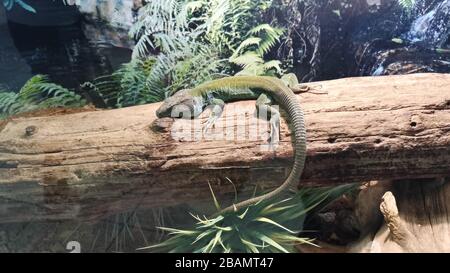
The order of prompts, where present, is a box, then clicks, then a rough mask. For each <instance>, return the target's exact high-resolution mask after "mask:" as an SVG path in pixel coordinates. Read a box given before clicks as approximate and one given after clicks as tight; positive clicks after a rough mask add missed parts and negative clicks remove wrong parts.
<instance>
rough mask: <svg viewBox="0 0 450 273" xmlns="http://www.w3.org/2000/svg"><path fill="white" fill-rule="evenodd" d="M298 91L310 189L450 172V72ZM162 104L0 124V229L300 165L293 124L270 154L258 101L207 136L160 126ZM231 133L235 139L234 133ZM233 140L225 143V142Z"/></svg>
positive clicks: (171, 197) (273, 179)
mask: <svg viewBox="0 0 450 273" xmlns="http://www.w3.org/2000/svg"><path fill="white" fill-rule="evenodd" d="M310 86H311V88H313V89H319V90H320V91H327V92H328V94H326V95H319V94H312V93H305V94H301V95H299V99H300V101H301V104H302V106H303V108H304V110H305V115H306V121H307V130H308V158H307V163H306V169H305V172H304V175H303V176H302V181H301V182H300V183H299V184H300V185H308V184H309V185H311V184H328V183H348V182H361V181H369V180H376V179H408V178H427V177H441V176H448V175H449V174H450V164H449V163H450V75H448V74H415V75H408V76H386V77H366V78H348V79H340V80H334V81H324V82H316V83H311V84H310ZM158 106H159V104H151V105H143V106H136V107H129V108H124V109H116V110H104V111H92V112H81V113H74V114H69V115H59V116H50V117H26V118H13V119H11V120H10V121H8V122H7V123H6V124H3V126H0V222H17V221H26V220H31V219H37V220H39V219H47V220H58V219H68V218H74V217H79V218H81V219H88V220H89V219H96V218H98V217H102V216H106V215H109V214H113V213H118V212H123V211H126V210H130V209H134V208H136V207H158V206H170V205H176V204H183V203H192V202H194V201H199V200H210V198H211V196H210V191H209V187H208V182H209V183H210V184H211V185H212V187H213V189H214V192H215V193H216V195H218V196H219V197H221V198H223V197H227V196H233V194H234V188H233V185H232V184H231V183H230V182H228V179H229V180H231V181H232V182H233V183H234V185H235V186H236V187H237V190H238V193H239V197H242V198H243V197H245V194H248V193H251V192H252V191H253V190H254V187H255V185H258V187H259V188H260V189H264V190H270V189H273V188H274V187H276V186H278V185H279V184H280V183H281V182H282V181H283V180H284V178H285V176H286V175H287V173H288V171H289V169H290V165H291V163H292V160H291V157H292V148H291V144H290V133H289V130H288V126H287V125H286V123H285V122H282V130H281V143H280V147H279V148H278V149H277V150H276V152H269V151H264V150H262V149H261V145H263V144H264V143H265V139H266V138H267V136H268V135H267V126H268V125H267V122H261V121H260V120H258V119H257V118H256V117H255V116H254V109H255V107H254V101H242V102H236V103H230V104H228V105H227V107H226V108H225V113H224V116H223V117H222V118H221V119H219V121H218V122H217V124H216V127H215V128H214V130H213V131H212V132H211V134H209V135H208V137H207V139H197V140H196V139H194V140H191V139H190V138H192V136H194V137H197V136H199V135H201V134H199V133H201V128H200V127H198V126H197V127H196V130H193V131H188V132H186V131H182V130H181V129H180V128H182V127H183V126H187V125H189V124H192V123H195V122H200V123H202V122H205V120H206V118H207V113H204V114H203V115H202V116H201V118H200V119H199V120H197V121H191V120H176V121H175V122H173V120H172V119H162V120H156V116H155V110H156V109H157V107H158ZM224 136H225V137H224ZM224 138H225V139H224Z"/></svg>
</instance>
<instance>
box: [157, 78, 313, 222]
mask: <svg viewBox="0 0 450 273" xmlns="http://www.w3.org/2000/svg"><path fill="white" fill-rule="evenodd" d="M291 83H292V81H291ZM289 85H290V84H289V81H286V80H285V79H278V78H275V77H270V76H232V77H226V78H221V79H217V80H212V81H209V82H206V83H203V84H201V85H199V86H197V87H195V88H193V89H184V90H181V91H178V92H177V93H175V94H174V95H173V96H171V97H168V98H167V99H166V100H165V101H164V103H163V104H162V105H161V106H160V107H159V108H158V109H157V111H156V115H157V117H158V118H163V117H172V118H188V119H190V118H196V117H198V116H199V115H200V114H201V113H202V112H203V111H204V110H205V109H206V107H211V108H212V109H211V110H212V111H211V114H210V117H209V119H208V121H207V122H206V126H205V127H204V132H207V130H208V129H209V128H210V127H211V126H212V125H213V124H214V122H215V121H216V120H217V119H218V118H219V117H220V115H221V114H222V112H223V109H224V106H225V103H226V102H231V101H239V100H250V99H257V101H256V108H257V110H258V111H261V110H265V111H267V112H266V113H268V114H270V125H271V126H270V128H271V132H270V137H269V142H270V143H274V142H276V141H277V140H278V135H279V120H280V113H279V111H278V110H277V109H276V108H274V107H272V106H271V105H273V104H274V103H275V102H276V103H278V104H279V105H280V107H281V108H282V109H284V110H285V111H286V112H287V117H288V119H289V120H290V122H291V123H292V130H293V137H294V138H293V139H294V141H293V142H294V143H293V144H294V145H293V148H294V163H293V166H292V170H291V172H290V174H289V176H288V177H287V178H286V180H285V181H284V182H283V183H282V184H281V185H280V186H279V187H278V188H276V189H274V190H273V191H271V192H268V193H266V194H263V195H260V196H257V197H253V198H250V199H247V200H245V201H242V202H239V203H237V204H233V205H231V206H229V207H227V208H225V209H222V210H220V211H219V212H218V213H216V214H215V215H218V214H223V213H227V212H231V211H238V210H240V209H242V208H245V207H248V206H251V205H254V204H256V203H258V202H260V201H262V200H267V199H272V198H275V197H277V196H279V195H280V194H282V193H284V192H286V191H288V190H290V189H294V188H295V186H296V185H297V183H298V182H299V180H300V176H301V174H302V172H303V169H304V165H305V159H306V126H305V120H304V113H303V110H302V109H301V107H300V103H299V101H298V99H297V97H296V96H295V93H302V92H307V91H308V90H309V89H305V88H303V87H298V88H296V86H298V85H296V86H292V88H290V87H289Z"/></svg>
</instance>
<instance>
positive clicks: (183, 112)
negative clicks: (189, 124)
mask: <svg viewBox="0 0 450 273" xmlns="http://www.w3.org/2000/svg"><path fill="white" fill-rule="evenodd" d="M170 116H171V117H172V118H191V117H192V108H191V107H189V106H187V105H186V104H178V105H175V106H174V107H173V108H172V113H171V115H170Z"/></svg>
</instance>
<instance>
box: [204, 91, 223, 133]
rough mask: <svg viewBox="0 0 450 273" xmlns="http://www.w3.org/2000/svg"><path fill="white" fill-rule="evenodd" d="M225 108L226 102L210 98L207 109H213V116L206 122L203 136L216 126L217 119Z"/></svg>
mask: <svg viewBox="0 0 450 273" xmlns="http://www.w3.org/2000/svg"><path fill="white" fill-rule="evenodd" d="M224 107H225V102H224V101H223V100H221V99H216V98H210V99H208V106H207V108H210V109H211V114H210V115H209V118H208V120H207V121H206V124H205V127H203V134H206V133H207V132H208V130H209V129H211V127H213V126H214V124H215V123H216V121H217V119H218V118H220V116H221V115H222V113H223V109H224Z"/></svg>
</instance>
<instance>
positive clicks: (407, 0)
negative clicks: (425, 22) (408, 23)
mask: <svg viewBox="0 0 450 273" xmlns="http://www.w3.org/2000/svg"><path fill="white" fill-rule="evenodd" d="M397 1H398V4H399V5H400V6H401V7H402V8H404V9H407V10H411V9H412V8H413V7H414V6H415V5H416V2H417V0H397Z"/></svg>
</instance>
